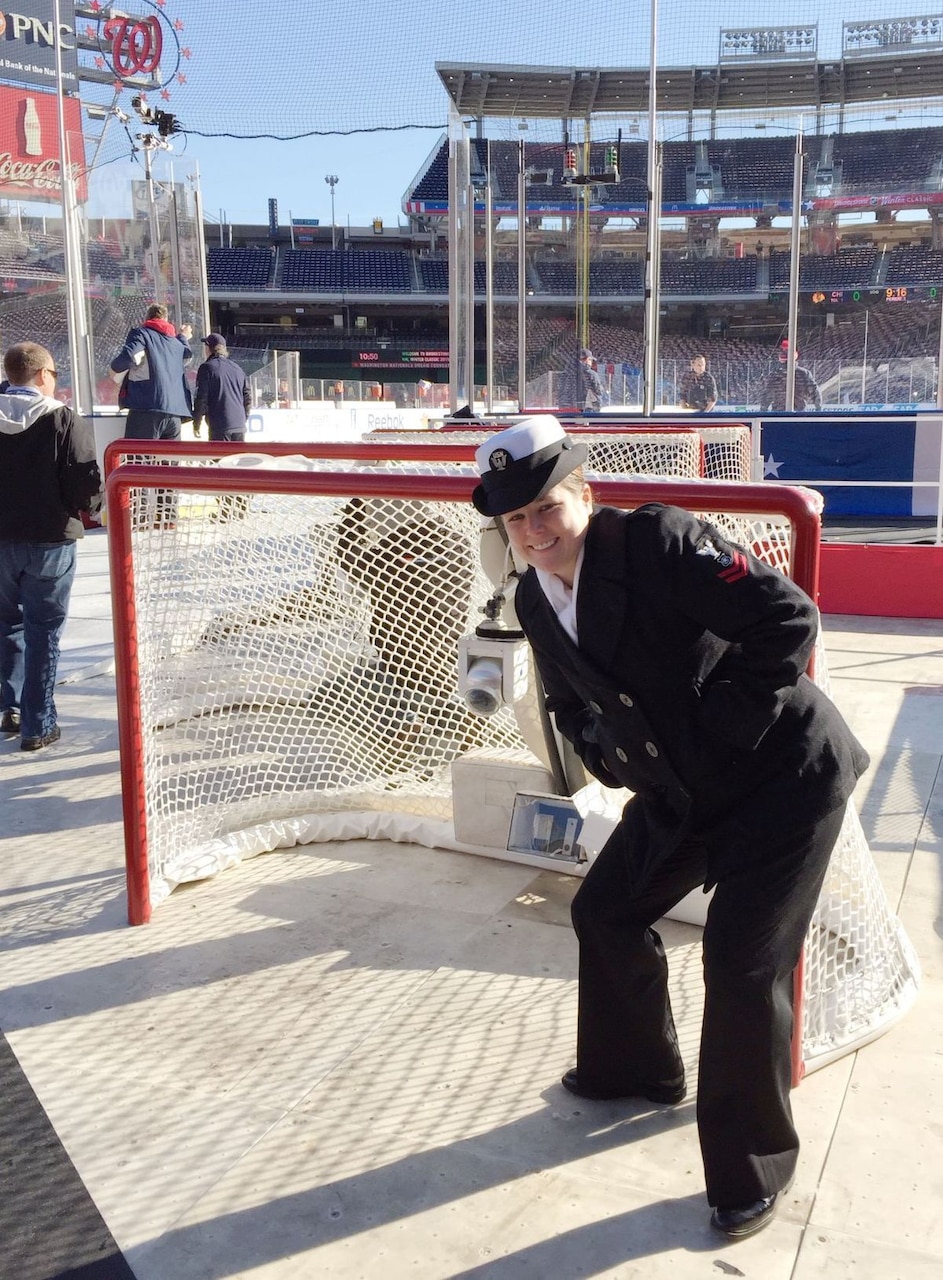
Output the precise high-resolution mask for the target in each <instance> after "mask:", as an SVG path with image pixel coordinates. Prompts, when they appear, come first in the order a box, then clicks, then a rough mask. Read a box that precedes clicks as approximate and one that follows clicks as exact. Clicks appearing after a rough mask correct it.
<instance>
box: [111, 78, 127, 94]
mask: <svg viewBox="0 0 943 1280" xmlns="http://www.w3.org/2000/svg"><path fill="white" fill-rule="evenodd" d="M111 87H112V88H113V89H114V91H115V93H124V82H123V81H122V80H116V81H115V82H114V84H113V85H112V86H111Z"/></svg>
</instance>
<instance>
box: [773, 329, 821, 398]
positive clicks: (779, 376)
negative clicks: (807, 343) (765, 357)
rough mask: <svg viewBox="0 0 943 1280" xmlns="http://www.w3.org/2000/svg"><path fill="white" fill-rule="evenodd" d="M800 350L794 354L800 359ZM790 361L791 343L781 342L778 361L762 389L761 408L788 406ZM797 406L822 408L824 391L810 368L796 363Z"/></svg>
mask: <svg viewBox="0 0 943 1280" xmlns="http://www.w3.org/2000/svg"><path fill="white" fill-rule="evenodd" d="M798 359H799V352H798V351H797V352H796V353H795V355H794V356H793V360H795V361H798ZM788 363H789V343H788V342H781V343H780V344H779V352H778V363H777V364H776V365H775V366H774V368H772V369H770V371H769V373H768V375H767V377H766V381H765V382H764V383H763V387H762V390H761V391H760V408H761V409H763V410H765V409H776V410H779V411H781V410H783V409H785V408H786V366H787V365H788ZM795 388H796V391H795V408H796V409H800V410H801V409H821V407H822V393H821V391H820V390H819V387H818V383H817V382H816V381H815V379H814V378H813V377H812V374H811V373H810V372H809V370H808V369H804V368H803V367H802V365H800V364H798V363H797V364H796V380H795Z"/></svg>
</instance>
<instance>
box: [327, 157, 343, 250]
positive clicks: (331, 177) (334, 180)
mask: <svg viewBox="0 0 943 1280" xmlns="http://www.w3.org/2000/svg"><path fill="white" fill-rule="evenodd" d="M324 181H325V182H326V183H327V185H328V186H329V187H330V188H331V249H332V250H334V249H336V248H337V223H336V221H335V219H334V188H335V187H336V186H337V184H338V182H339V181H340V179H339V178H338V176H337V174H336V173H326V174H325V175H324Z"/></svg>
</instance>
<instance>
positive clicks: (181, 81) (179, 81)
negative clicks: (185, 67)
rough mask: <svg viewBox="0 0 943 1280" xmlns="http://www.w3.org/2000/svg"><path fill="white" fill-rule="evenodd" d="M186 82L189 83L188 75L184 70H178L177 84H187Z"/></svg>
mask: <svg viewBox="0 0 943 1280" xmlns="http://www.w3.org/2000/svg"><path fill="white" fill-rule="evenodd" d="M186 83H187V77H186V76H185V75H184V74H183V72H182V71H178V72H177V84H186Z"/></svg>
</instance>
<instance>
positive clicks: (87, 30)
mask: <svg viewBox="0 0 943 1280" xmlns="http://www.w3.org/2000/svg"><path fill="white" fill-rule="evenodd" d="M85 34H86V36H87V37H88V39H89V40H94V39H95V28H94V27H93V26H92V24H91V23H89V24H88V26H87V27H86V28H85Z"/></svg>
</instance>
